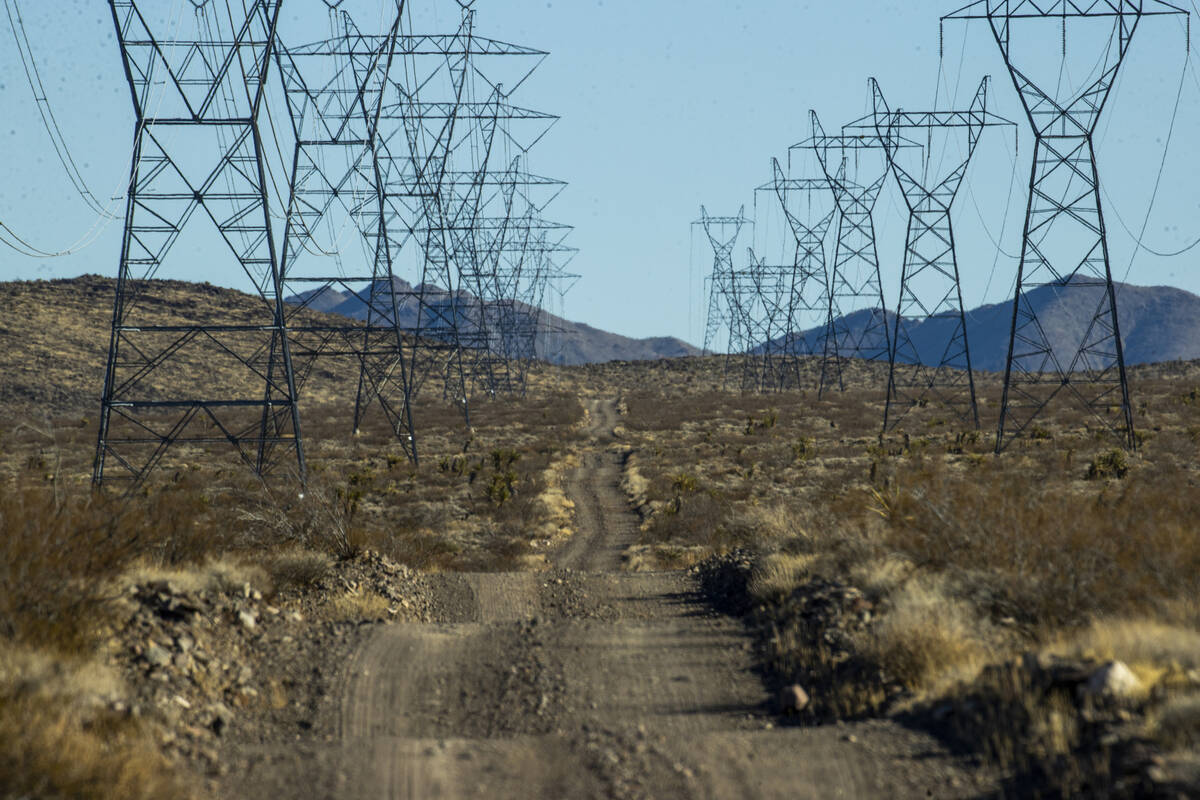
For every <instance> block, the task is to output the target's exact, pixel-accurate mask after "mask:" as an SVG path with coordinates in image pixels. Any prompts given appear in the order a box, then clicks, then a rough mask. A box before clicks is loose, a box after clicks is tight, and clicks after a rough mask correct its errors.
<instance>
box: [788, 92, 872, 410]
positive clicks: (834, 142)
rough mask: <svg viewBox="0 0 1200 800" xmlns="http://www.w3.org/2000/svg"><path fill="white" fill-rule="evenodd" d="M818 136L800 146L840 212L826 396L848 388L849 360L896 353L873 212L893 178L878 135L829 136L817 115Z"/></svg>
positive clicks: (824, 360) (825, 345)
mask: <svg viewBox="0 0 1200 800" xmlns="http://www.w3.org/2000/svg"><path fill="white" fill-rule="evenodd" d="M811 119H812V128H813V135H812V138H811V139H809V140H807V141H806V142H802V143H800V144H798V145H794V146H793V149H795V148H811V149H812V150H813V151H814V152H815V153H816V155H817V160H818V161H819V162H820V164H821V169H822V170H823V171H824V173H825V178H826V179H827V180H828V181H829V187H830V189H831V191H832V193H833V197H834V201H835V202H836V204H837V210H838V227H837V243H836V245H835V249H834V258H833V268H832V269H831V270H830V272H829V312H828V314H827V316H826V323H825V328H826V329H825V335H824V336H823V337H822V338H823V342H822V349H823V352H822V357H821V384H820V390H819V392H820V394H822V395H823V394H824V393H825V391H826V390H828V389H830V388H834V387H836V388H838V389H844V388H845V385H844V382H843V379H842V369H843V366H844V361H845V360H846V359H848V358H861V359H868V360H873V361H882V360H884V359H886V358H887V357H888V354H889V352H890V351H891V345H890V332H889V331H888V325H887V312H886V310H885V309H886V308H887V305H886V302H885V301H884V297H883V284H882V281H881V279H880V270H879V251H878V248H877V246H876V243H875V222H874V219H873V217H872V214H873V212H874V210H875V202H876V200H878V199H879V193H880V190H882V188H883V183H884V181H885V180H886V179H887V172H888V161H887V155H886V151H885V148H884V143H883V140H882V139H881V138H880V137H879V136H878V135H875V134H865V135H849V134H845V133H842V134H834V135H830V134H826V133H825V131H824V129H823V128H822V127H821V121H820V120H819V119H818V118H817V114H816V112H812V113H811Z"/></svg>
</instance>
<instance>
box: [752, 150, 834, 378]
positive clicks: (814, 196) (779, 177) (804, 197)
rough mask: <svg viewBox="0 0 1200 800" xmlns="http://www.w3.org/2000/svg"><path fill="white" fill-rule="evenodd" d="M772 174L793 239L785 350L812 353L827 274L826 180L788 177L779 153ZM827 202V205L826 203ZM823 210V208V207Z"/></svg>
mask: <svg viewBox="0 0 1200 800" xmlns="http://www.w3.org/2000/svg"><path fill="white" fill-rule="evenodd" d="M771 170H772V173H773V176H774V179H773V180H772V182H771V183H769V184H767V185H766V186H764V187H761V188H762V189H769V191H771V192H772V193H773V194H774V195H775V197H776V199H777V200H778V201H779V205H780V208H781V209H782V210H783V215H784V217H785V218H786V219H787V223H788V230H789V231H790V232H791V234H792V238H793V239H794V240H795V245H796V246H795V257H794V259H793V264H794V269H795V273H796V277H795V280H794V286H795V288H794V291H793V297H792V300H791V305H792V310H791V320H790V321H789V323H788V324H789V326H790V327H789V330H788V332H787V340H786V352H788V353H791V354H793V355H796V356H814V355H820V354H821V353H822V352H823V349H824V345H823V344H822V337H821V335H820V334H810V333H809V332H812V331H816V330H823V329H824V328H825V326H826V325H827V324H828V314H829V275H828V272H827V269H826V260H825V237H826V236H828V235H829V229H830V227H831V226H832V225H833V220H834V218H835V217H836V216H837V210H836V209H835V208H833V207H832V202H831V201H830V202H829V203H826V202H825V201H826V200H830V189H829V181H828V180H826V179H825V178H824V177H823V176H822V177H820V178H807V177H806V178H789V177H787V176H786V175H785V174H784V171H783V168H782V167H781V166H780V164H779V161H778V159H774V158H773V159H771ZM827 207H828V209H829V210H828V211H826V208H827ZM822 212H824V213H822Z"/></svg>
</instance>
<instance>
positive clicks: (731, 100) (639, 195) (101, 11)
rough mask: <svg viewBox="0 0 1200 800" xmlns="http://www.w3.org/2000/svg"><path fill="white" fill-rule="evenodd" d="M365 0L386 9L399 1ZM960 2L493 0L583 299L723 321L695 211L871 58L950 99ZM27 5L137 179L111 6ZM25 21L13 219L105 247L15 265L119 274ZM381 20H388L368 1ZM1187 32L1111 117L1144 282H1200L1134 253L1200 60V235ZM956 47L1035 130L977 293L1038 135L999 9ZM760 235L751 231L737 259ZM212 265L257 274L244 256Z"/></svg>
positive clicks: (6, 118) (895, 232)
mask: <svg viewBox="0 0 1200 800" xmlns="http://www.w3.org/2000/svg"><path fill="white" fill-rule="evenodd" d="M147 2H162V3H169V2H170V0H147ZM287 2H288V4H289V6H288V7H285V8H286V9H287V10H286V11H285V15H286V17H287V18H286V19H285V24H286V25H287V26H288V27H289V28H290V30H291V32H292V33H291V38H292V39H293V40H297V39H298V38H303V34H302V33H300V31H304V30H308V29H310V28H311V29H312V30H320V25H321V24H323V23H322V20H323V18H324V12H323V8H324V7H323V5H322V4H321V2H320V0H287ZM351 2H356V3H358V4H359V7H360V8H366V9H370V8H375V9H376V10H377V9H378V8H379V6H380V0H351ZM410 2H411V4H412V9H413V11H414V14H415V16H416V18H417V19H418V20H424V21H426V24H427V25H428V26H429V28H430V29H439V30H441V31H445V32H448V31H450V30H451V29H452V27H453V23H454V19H455V17H456V15H457V6H456V5H455V4H454V3H453V2H452V0H410ZM955 7H956V4H955V2H954V0H949V2H927V1H925V0H921V1H919V2H906V3H890V2H875V1H868V0H838V2H825V3H818V2H781V1H776V0H759V1H758V2H711V1H708V0H701V1H699V2H695V1H693V2H685V1H684V0H504V2H500V0H480V2H479V3H477V8H478V31H479V32H480V33H481V34H483V35H488V36H491V37H493V38H497V39H502V40H507V41H512V42H516V43H520V44H526V45H531V46H536V47H540V48H543V49H546V50H549V51H551V54H552V55H551V57H550V58H549V59H548V60H547V61H546V62H545V63H544V64H543V65H542V67H541V69H540V70H539V72H538V73H537V75H536V76H535V78H534V79H533V80H531V81H530V82H529V83H528V84H527V85H526V86H525V87H523V90H522V92H521V94H520V95H519V96H518V97H517V98H515V101H516V102H518V103H519V104H520V105H525V106H528V107H532V108H537V109H541V110H545V111H551V112H554V113H558V114H561V115H562V117H563V120H562V121H561V122H560V123H559V124H558V126H557V127H555V128H554V130H553V131H552V132H551V133H550V135H549V136H548V137H547V138H546V139H545V140H544V141H543V142H542V144H541V145H539V148H538V149H537V150H535V151H534V157H533V162H532V166H533V169H534V171H535V172H538V173H541V174H544V175H551V176H554V177H559V178H563V179H565V180H567V181H569V182H570V184H571V185H570V187H569V188H568V189H567V191H566V192H565V193H564V194H563V195H562V196H561V197H560V199H559V200H558V201H557V203H556V204H555V205H554V206H552V207H551V214H550V216H552V217H553V218H555V219H557V220H559V221H562V222H567V223H570V224H573V225H575V226H576V228H577V230H576V232H575V234H574V235H573V237H572V239H571V243H572V244H573V245H575V246H576V247H578V248H580V250H581V252H580V254H579V256H578V258H577V259H576V261H575V262H574V264H573V265H572V269H573V271H575V272H578V273H580V274H582V275H583V281H582V282H581V283H580V284H579V285H578V286H577V287H576V289H575V291H574V292H573V293H572V294H571V295H570V296H569V297H568V301H567V315H568V316H569V317H570V318H572V319H577V320H581V321H584V322H587V323H590V324H592V325H596V326H598V327H602V328H606V329H609V330H614V331H618V332H620V333H625V334H628V335H634V336H651V335H674V336H679V337H682V338H686V339H689V340H691V341H697V340H699V339H700V338H702V323H701V320H700V319H699V316H700V315H699V313H698V309H697V306H698V301H699V297H698V291H697V290H698V286H699V280H698V278H699V274H700V273H701V272H703V271H706V270H707V269H708V266H709V264H710V255H709V253H708V252H707V251H706V250H705V248H706V247H707V244H706V243H705V242H704V241H703V240H702V239H701V238H700V237H694V236H693V235H692V231H691V226H690V224H689V223H691V222H692V220H694V219H696V218H697V217H698V214H699V206H700V205H701V204H702V203H703V204H704V205H706V206H707V207H708V210H709V211H710V212H711V213H714V214H732V213H734V212H736V210H737V208H738V207H739V206H740V205H742V204H746V206H747V208H748V209H751V208H752V206H753V202H754V192H753V188H754V187H755V186H757V185H759V184H762V183H764V182H765V181H767V180H768V178H769V177H770V158H771V157H772V156H777V157H780V158H786V155H787V147H788V145H790V144H792V143H795V142H798V141H800V140H802V139H804V138H806V137H807V136H808V135H809V130H808V109H809V108H815V109H817V111H818V112H819V113H820V115H821V117H822V120H823V122H824V123H825V126H826V128H827V130H832V129H834V128H836V127H838V126H839V125H840V124H841V123H843V122H847V121H849V120H850V119H852V118H854V117H858V116H861V115H862V114H864V113H866V112H867V111H868V110H869V103H870V98H869V95H868V92H867V79H868V77H869V76H876V77H878V78H879V80H880V82H881V84H882V87H883V90H884V92H885V94H886V95H887V98H888V100H889V102H890V103H891V105H892V107H893V108H896V107H904V108H907V109H912V110H919V109H925V108H928V107H929V106H930V105H931V104H932V102H933V99H934V92H935V87H936V86H937V85H938V70H939V59H938V17H939V16H940V15H941V14H944V13H947V12H949V11H952V10H954V8H955ZM22 8H23V10H24V13H25V18H26V24H27V28H28V32H29V37H30V44H31V46H32V49H33V51H34V54H35V56H36V57H37V58H38V60H39V63H40V66H41V70H42V79H43V81H44V83H45V86H46V91H47V95H48V97H49V100H50V103H51V104H52V107H53V108H54V111H55V113H56V115H57V117H58V119H59V121H60V123H62V125H63V128H64V133H65V138H66V141H67V143H68V145H69V147H70V148H71V150H72V152H73V154H74V156H75V158H76V160H77V162H78V165H79V169H80V171H81V173H82V174H83V176H84V178H85V179H86V181H87V182H88V184H89V185H90V187H91V188H92V190H93V191H94V192H95V193H96V194H97V195H98V196H103V198H104V199H105V200H107V198H109V197H110V196H111V195H112V194H113V193H114V192H115V191H119V187H120V186H121V185H122V183H123V181H124V180H125V179H126V175H127V171H128V159H129V148H130V136H131V127H132V113H131V111H130V107H129V106H130V103H129V96H128V92H127V89H126V87H125V85H124V82H123V75H122V73H121V68H120V63H119V59H118V53H117V50H116V46H115V39H114V36H113V31H112V21H111V17H110V14H109V11H108V4H107V3H106V2H103V0H23V3H22ZM366 16H369V15H366V14H364V15H363V17H366ZM310 17H311V19H310ZM7 25H8V20H7V18H6V17H0V26H3V29H2V30H0V120H2V122H0V136H2V137H3V140H2V141H3V142H4V147H3V148H2V149H0V159H3V175H4V178H3V181H2V182H0V221H3V222H4V224H6V225H8V226H9V227H10V228H12V229H13V230H15V231H16V232H17V233H18V234H20V235H21V236H23V237H25V238H27V239H28V240H29V241H30V242H31V243H32V244H34V245H35V246H37V247H38V248H40V249H43V250H60V249H63V248H66V247H68V246H70V245H72V244H73V243H75V242H77V241H78V240H80V239H84V240H85V241H88V240H90V244H89V245H88V246H87V247H86V248H84V249H83V250H81V251H80V252H78V253H77V254H75V255H72V256H69V257H65V258H58V259H34V258H28V257H25V256H19V255H16V254H15V253H13V252H11V251H7V250H6V251H4V252H3V253H0V265H2V266H3V272H4V274H5V276H6V277H18V278H26V279H28V278H37V277H68V276H73V275H78V274H80V273H83V272H98V273H102V274H114V273H115V270H116V266H117V258H118V252H119V245H120V221H119V220H118V221H116V222H113V223H112V224H110V225H108V226H107V227H103V228H101V229H99V230H97V231H95V234H94V235H89V231H90V230H91V229H92V225H93V222H94V221H95V218H96V214H95V213H94V212H92V211H90V210H89V209H88V207H87V205H85V204H84V202H83V201H82V200H81V199H79V197H78V195H77V194H76V193H75V192H74V191H73V189H72V188H71V185H70V183H69V182H68V180H67V178H66V176H65V173H64V170H63V169H62V168H61V167H60V166H59V164H58V162H57V160H56V158H55V155H54V152H53V150H52V148H51V146H50V143H49V140H48V138H47V137H46V135H45V134H44V132H43V129H42V127H41V124H40V121H39V120H38V116H37V108H36V106H35V104H34V103H33V101H32V98H31V92H30V89H29V86H28V85H27V83H26V81H25V78H24V73H23V72H22V67H21V61H20V59H19V57H18V55H17V51H16V48H15V46H14V45H13V44H12V38H11V33H10V31H9V30H8V29H7ZM362 26H363V27H364V28H368V27H370V24H369V22H368V21H367V20H366V19H364V20H363V23H362ZM1184 43H1185V39H1184V33H1183V27H1182V24H1181V23H1180V22H1178V21H1175V20H1150V21H1147V22H1146V23H1145V25H1144V27H1143V28H1142V29H1140V30H1139V32H1138V35H1137V39H1136V40H1135V42H1134V45H1133V49H1132V51H1131V54H1130V58H1129V59H1128V62H1127V65H1126V69H1125V71H1124V72H1123V73H1122V77H1121V80H1120V83H1119V84H1118V86H1117V89H1116V92H1115V94H1114V96H1113V100H1112V105H1111V107H1110V109H1109V112H1108V116H1107V117H1106V120H1105V123H1104V124H1102V126H1101V128H1102V133H1101V136H1100V138H1099V152H1100V166H1101V172H1102V176H1103V182H1104V185H1105V188H1106V190H1107V192H1108V194H1109V195H1110V196H1111V203H1110V205H1109V211H1110V219H1109V227H1110V230H1111V246H1112V251H1113V254H1114V262H1115V263H1114V270H1115V272H1116V274H1117V277H1118V278H1120V277H1124V276H1125V275H1126V274H1127V273H1126V270H1127V269H1129V272H1128V279H1129V280H1130V281H1131V282H1134V283H1140V284H1158V283H1167V284H1173V285H1177V286H1181V287H1183V288H1186V289H1189V290H1192V291H1200V277H1198V275H1197V272H1196V270H1195V269H1194V268H1193V267H1194V266H1195V265H1196V264H1197V262H1198V261H1200V248H1198V249H1196V250H1193V251H1192V252H1191V253H1190V254H1188V255H1186V256H1181V257H1178V258H1173V259H1165V258H1156V257H1153V256H1149V255H1144V254H1143V255H1141V256H1139V257H1138V258H1137V260H1136V261H1135V262H1133V266H1132V268H1131V269H1130V268H1129V264H1130V259H1131V256H1132V253H1133V250H1132V244H1131V242H1132V239H1131V237H1130V236H1128V235H1127V234H1126V233H1125V232H1124V230H1123V229H1122V226H1121V224H1120V221H1119V220H1118V219H1117V215H1120V217H1121V218H1122V219H1123V220H1124V221H1125V223H1126V224H1127V225H1128V226H1129V227H1131V228H1134V229H1135V230H1140V228H1141V226H1142V222H1143V219H1144V217H1145V214H1146V210H1147V205H1148V203H1149V200H1150V195H1151V192H1152V190H1153V187H1154V184H1155V180H1156V178H1157V176H1158V174H1159V166H1160V163H1162V159H1163V154H1164V147H1165V145H1166V137H1167V130H1168V127H1169V123H1170V120H1171V115H1172V109H1173V108H1174V107H1175V98H1176V93H1177V90H1178V89H1179V86H1180V80H1181V77H1182V79H1183V81H1184V83H1183V93H1182V99H1181V102H1180V107H1179V112H1178V118H1177V120H1176V129H1175V134H1174V139H1173V141H1172V142H1171V146H1170V150H1169V152H1168V153H1167V159H1166V166H1165V169H1164V170H1163V174H1162V180H1161V186H1160V189H1159V194H1158V199H1157V202H1156V205H1155V212H1154V215H1153V216H1152V217H1151V221H1150V224H1149V226H1148V227H1147V234H1146V242H1147V244H1148V245H1150V246H1151V247H1153V248H1156V249H1159V250H1175V249H1178V248H1180V247H1183V246H1185V245H1186V244H1188V243H1190V242H1191V241H1193V240H1195V239H1196V238H1198V237H1200V180H1198V179H1200V156H1198V155H1197V152H1196V150H1195V141H1196V131H1197V130H1198V129H1200V56H1197V55H1196V54H1195V53H1193V54H1192V56H1191V66H1190V67H1189V68H1188V70H1187V72H1186V73H1185V72H1184V67H1185V64H1187V63H1188V62H1187V58H1186V56H1185V51H1184ZM945 55H946V57H945V64H944V77H943V78H942V86H943V91H942V94H941V101H942V103H943V104H944V103H945V102H947V100H948V95H951V94H953V93H954V90H955V89H956V87H958V88H959V99H960V100H962V101H963V102H969V96H970V94H971V93H973V91H974V89H975V87H976V85H977V84H978V82H979V79H980V77H981V76H982V75H984V74H988V73H990V74H992V75H993V76H994V78H995V81H994V84H993V85H994V91H993V102H992V106H991V108H992V110H994V111H996V112H997V113H1000V114H1003V115H1005V116H1007V117H1009V118H1010V119H1013V120H1016V121H1017V122H1019V123H1020V124H1021V139H1020V147H1019V155H1018V156H1017V166H1016V168H1015V177H1014V166H1013V161H1012V158H1013V155H1014V154H1013V142H1012V137H1011V136H1005V135H1003V134H1001V133H1000V132H998V131H996V132H993V133H994V134H995V135H992V133H989V136H988V139H987V140H985V142H984V143H983V145H981V147H980V149H979V151H978V153H977V155H976V158H975V162H974V164H973V167H972V170H971V173H970V175H969V177H968V183H969V186H970V194H969V195H968V194H964V195H963V196H962V197H961V198H960V202H959V204H958V205H957V206H956V218H955V219H956V225H957V227H958V236H959V243H960V253H959V257H960V265H961V268H962V272H963V283H964V294H965V296H966V300H967V303H968V305H976V304H978V303H980V302H982V301H984V300H985V299H986V300H987V301H991V302H995V301H998V300H1001V299H1004V298H1005V297H1006V296H1007V295H1008V293H1009V291H1010V290H1011V285H1012V281H1013V278H1014V276H1015V270H1016V266H1015V264H1014V262H1013V261H1011V260H1010V259H1008V258H1007V257H1005V256H1003V255H1001V256H1000V258H999V259H998V260H997V259H996V258H995V255H996V248H995V247H994V246H993V245H992V243H991V240H990V237H1000V236H1001V231H1002V230H1003V236H1002V246H1003V248H1004V249H1005V250H1006V251H1007V252H1009V253H1013V252H1017V251H1018V249H1019V246H1020V228H1021V222H1022V218H1023V214H1024V203H1025V188H1026V183H1027V180H1028V170H1029V162H1028V159H1029V157H1030V155H1031V153H1032V150H1033V148H1032V139H1031V137H1030V135H1029V133H1028V132H1027V130H1026V124H1025V122H1024V118H1023V115H1022V112H1021V110H1020V107H1019V105H1018V102H1017V98H1016V95H1015V93H1014V91H1013V88H1012V84H1011V82H1010V81H1009V79H1008V76H1007V74H1006V73H1005V72H1004V67H1003V62H1002V61H1001V60H1000V58H999V56H998V52H997V48H996V45H995V43H994V41H993V40H992V38H991V35H990V33H989V32H988V31H987V30H986V28H985V27H984V25H983V24H982V23H974V24H972V25H971V26H970V27H969V28H968V27H966V26H964V25H961V24H960V25H950V26H948V27H947V29H946V38H945ZM960 61H961V65H962V68H961V72H960V69H959V64H960ZM1087 66H1090V64H1089V65H1087ZM1010 186H1012V192H1011V196H1010V192H1009V187H1010ZM759 199H760V202H762V200H763V198H761V197H760V198H759ZM898 202H899V201H898V196H897V195H896V194H895V193H894V191H892V190H889V194H887V195H885V197H884V198H883V199H882V200H881V202H880V206H879V211H878V214H877V218H878V224H879V227H880V239H881V248H882V260H883V271H884V281H885V285H886V288H887V293H888V297H889V298H891V297H893V296H894V295H895V284H897V283H898V280H899V271H900V264H899V261H898V259H899V257H900V251H901V249H902V246H903V238H902V237H903V219H902V218H901V217H900V216H899V211H898V209H899V206H898V205H897V204H898ZM976 206H978V210H977V209H976ZM1006 208H1007V210H1008V216H1007V219H1006V218H1005V210H1006ZM114 209H115V210H117V211H118V212H120V211H121V210H122V209H123V206H122V205H121V204H120V203H116V204H114ZM981 216H982V217H983V218H986V220H987V224H986V228H985V226H984V225H983V224H982V223H981V221H980V218H981ZM780 235H781V231H780V229H779V225H778V220H775V221H774V222H771V221H770V220H768V219H767V217H766V216H764V218H763V224H762V225H761V226H760V229H759V231H758V235H757V237H756V240H755V244H756V246H757V247H758V248H759V249H760V250H763V251H766V252H768V253H769V252H771V251H772V250H773V249H776V250H778V249H781V247H782V244H781V242H782V240H781V239H780ZM748 244H750V240H749V237H746V238H745V239H744V240H743V242H742V244H740V245H739V247H738V257H739V259H740V258H744V257H745V256H744V246H745V245H748ZM993 264H995V267H994V268H993ZM172 277H187V276H172ZM191 277H193V278H195V279H201V278H206V279H208V280H211V281H213V282H215V283H225V284H230V285H235V286H239V287H241V286H243V283H242V282H240V281H239V279H238V277H239V276H238V274H237V273H236V272H234V271H232V270H230V271H229V272H228V273H227V274H224V273H219V272H218V273H215V274H204V275H194V276H191ZM890 302H891V301H890V299H889V303H890Z"/></svg>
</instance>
